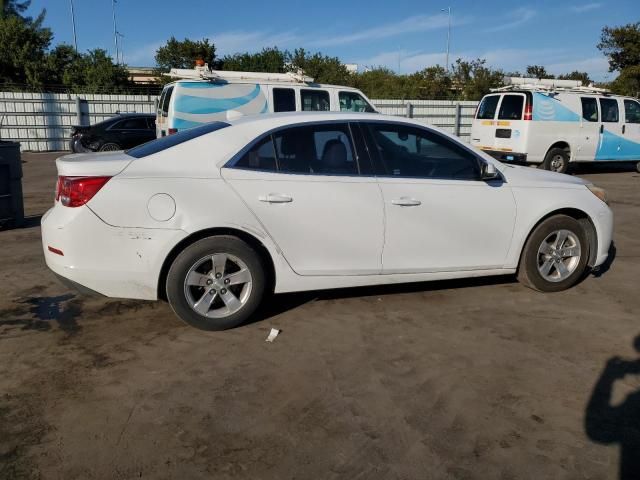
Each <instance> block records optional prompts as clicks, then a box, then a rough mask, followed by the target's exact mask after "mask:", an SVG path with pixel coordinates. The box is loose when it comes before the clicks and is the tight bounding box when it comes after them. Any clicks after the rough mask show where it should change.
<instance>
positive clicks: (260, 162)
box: [234, 135, 278, 172]
mask: <svg viewBox="0 0 640 480" xmlns="http://www.w3.org/2000/svg"><path fill="white" fill-rule="evenodd" d="M234 166H236V167H238V168H246V169H249V170H262V171H266V172H269V171H271V172H275V171H276V170H277V169H278V162H277V160H276V151H275V149H274V148H273V138H272V137H271V135H267V136H266V137H265V138H264V139H262V140H261V141H259V142H258V143H256V144H255V145H254V146H253V147H251V149H250V150H249V151H248V152H247V153H245V154H244V155H243V156H242V158H240V160H238V162H237V163H236V164H235V165H234Z"/></svg>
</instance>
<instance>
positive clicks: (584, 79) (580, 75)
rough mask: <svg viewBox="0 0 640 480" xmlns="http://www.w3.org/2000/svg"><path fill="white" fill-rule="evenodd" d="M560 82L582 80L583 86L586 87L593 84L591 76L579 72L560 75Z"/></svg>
mask: <svg viewBox="0 0 640 480" xmlns="http://www.w3.org/2000/svg"><path fill="white" fill-rule="evenodd" d="M558 80H580V81H581V82H582V85H585V86H588V85H590V84H591V83H593V82H592V81H591V79H590V78H589V74H588V73H587V72H579V71H577V70H574V71H573V72H571V73H567V74H564V75H558Z"/></svg>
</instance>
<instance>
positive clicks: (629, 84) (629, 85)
mask: <svg viewBox="0 0 640 480" xmlns="http://www.w3.org/2000/svg"><path fill="white" fill-rule="evenodd" d="M610 88H611V90H612V91H613V92H614V93H617V94H619V95H628V96H631V97H636V98H638V97H640V65H634V66H628V67H625V68H624V69H623V70H622V72H620V75H618V78H616V79H615V80H614V81H613V82H611V85H610Z"/></svg>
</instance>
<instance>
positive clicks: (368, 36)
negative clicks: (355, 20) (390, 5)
mask: <svg viewBox="0 0 640 480" xmlns="http://www.w3.org/2000/svg"><path fill="white" fill-rule="evenodd" d="M448 22H449V18H448V15H445V14H438V15H415V16H413V17H408V18H405V19H404V20H401V21H399V22H391V23H387V24H385V25H380V26H378V27H373V28H368V29H365V30H359V31H355V32H353V33H349V34H347V35H331V36H325V37H323V38H317V39H311V41H310V42H308V43H307V45H310V46H313V47H328V46H336V45H343V44H345V43H354V42H365V41H371V40H380V39H383V38H390V37H395V36H399V35H404V34H407V33H416V32H424V31H428V30H435V29H438V28H446V27H447V25H448ZM468 22H469V18H468V17H460V18H457V17H452V23H453V24H455V25H462V24H464V23H468Z"/></svg>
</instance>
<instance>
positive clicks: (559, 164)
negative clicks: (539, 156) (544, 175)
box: [542, 148, 569, 173]
mask: <svg viewBox="0 0 640 480" xmlns="http://www.w3.org/2000/svg"><path fill="white" fill-rule="evenodd" d="M542 168H544V169H545V170H551V171H552V172H558V173H566V172H567V169H568V168H569V154H568V153H567V152H566V151H565V150H563V149H562V148H552V149H551V150H549V151H548V152H547V155H546V156H545V157H544V162H542Z"/></svg>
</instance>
